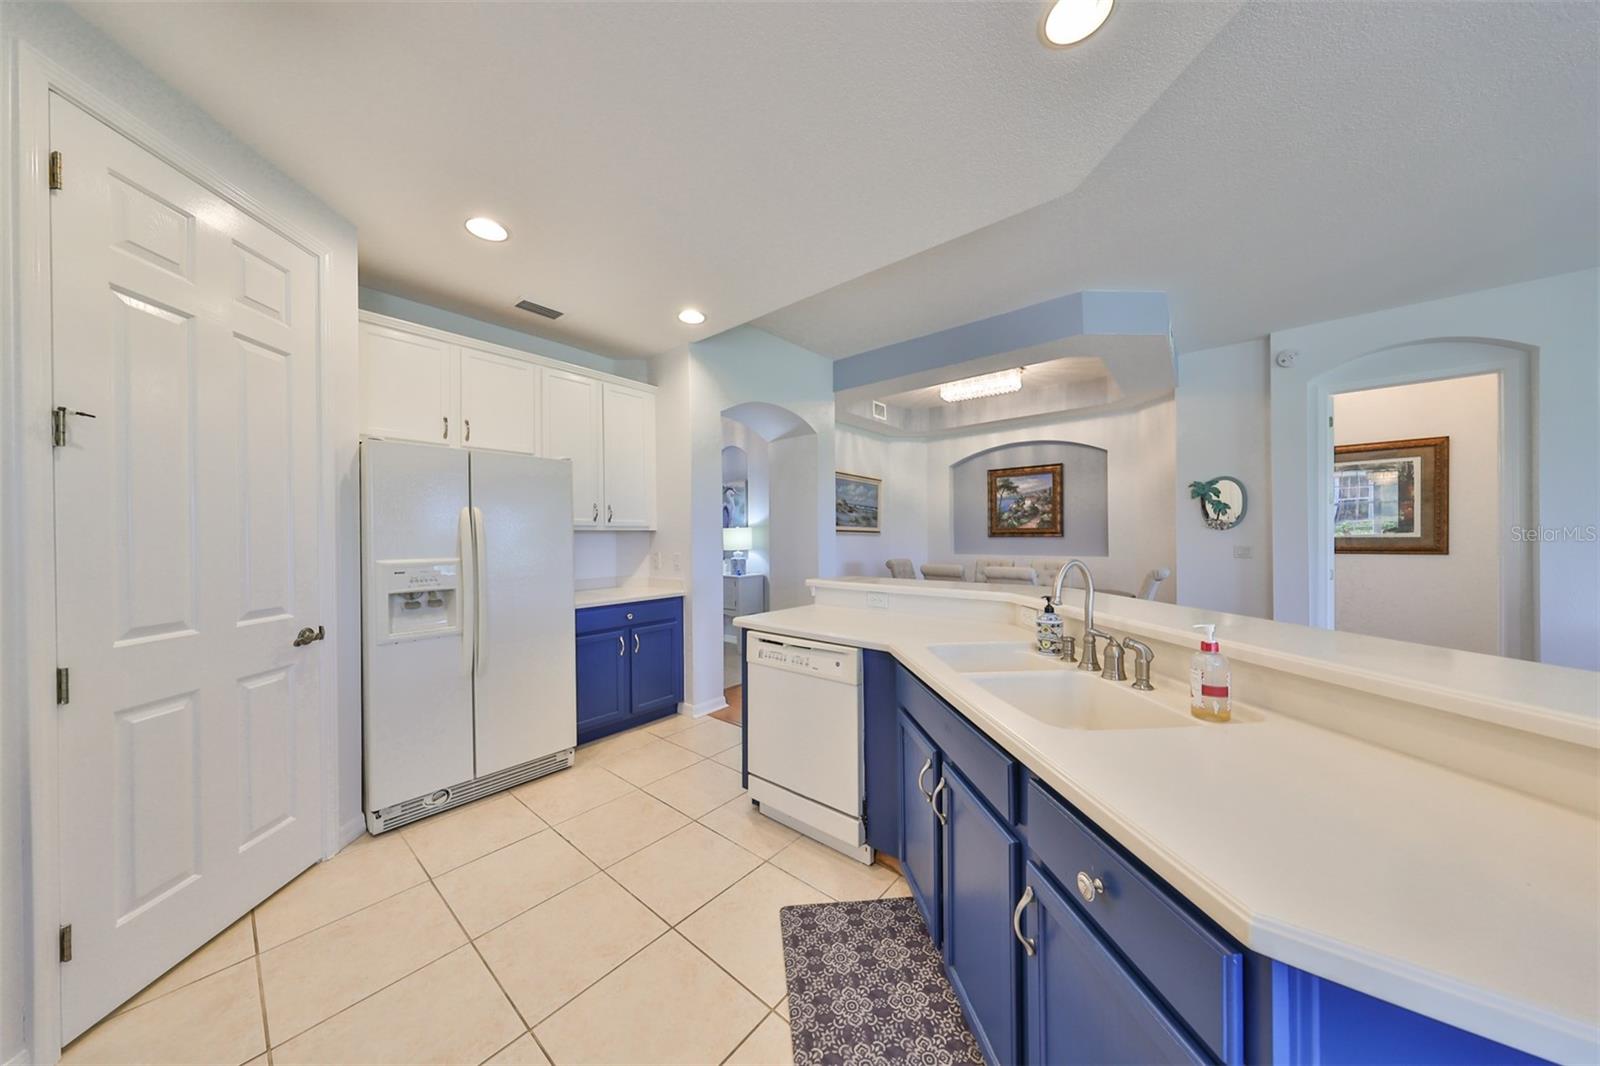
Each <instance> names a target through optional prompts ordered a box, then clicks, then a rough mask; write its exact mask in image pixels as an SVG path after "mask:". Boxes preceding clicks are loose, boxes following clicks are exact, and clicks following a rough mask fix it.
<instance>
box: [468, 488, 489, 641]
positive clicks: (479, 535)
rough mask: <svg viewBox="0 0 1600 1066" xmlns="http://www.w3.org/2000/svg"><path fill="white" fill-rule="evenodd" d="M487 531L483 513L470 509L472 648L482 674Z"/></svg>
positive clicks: (486, 609) (486, 638)
mask: <svg viewBox="0 0 1600 1066" xmlns="http://www.w3.org/2000/svg"><path fill="white" fill-rule="evenodd" d="M487 533H488V531H487V530H486V529H484V526H483V512H482V511H481V510H479V509H478V508H476V507H474V508H473V509H472V542H473V544H475V545H476V546H477V560H476V562H475V563H474V564H473V567H472V569H473V575H472V584H473V589H472V599H473V602H474V603H475V604H476V605H477V612H478V620H477V625H476V626H475V627H474V632H473V640H472V643H473V646H474V648H475V649H476V656H477V657H476V662H477V670H478V672H479V673H482V672H483V668H484V664H485V663H487V662H488V661H489V597H488V596H487V595H485V594H484V588H483V581H484V576H485V575H486V574H487V573H488V571H489V548H488V545H487V544H485V543H484V542H485V541H486V540H487V539H488V538H487Z"/></svg>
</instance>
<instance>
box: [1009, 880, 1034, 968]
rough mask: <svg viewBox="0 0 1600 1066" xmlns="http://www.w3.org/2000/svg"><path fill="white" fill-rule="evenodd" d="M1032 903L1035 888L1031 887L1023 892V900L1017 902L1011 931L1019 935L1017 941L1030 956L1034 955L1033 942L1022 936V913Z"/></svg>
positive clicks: (1012, 917)
mask: <svg viewBox="0 0 1600 1066" xmlns="http://www.w3.org/2000/svg"><path fill="white" fill-rule="evenodd" d="M1032 902H1033V886H1032V885H1029V886H1027V887H1026V888H1024V889H1023V890H1022V898H1021V899H1019V900H1017V905H1016V908H1015V909H1013V910H1012V912H1011V931H1012V932H1013V933H1015V934H1017V940H1018V942H1019V943H1021V944H1022V950H1023V951H1025V952H1027V953H1028V954H1029V955H1032V954H1033V941H1031V940H1029V939H1028V938H1027V937H1025V936H1023V935H1022V912H1023V911H1024V910H1025V909H1027V906H1028V904H1030V903H1032Z"/></svg>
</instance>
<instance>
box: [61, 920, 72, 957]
mask: <svg viewBox="0 0 1600 1066" xmlns="http://www.w3.org/2000/svg"><path fill="white" fill-rule="evenodd" d="M61 961H62V962H71V961H72V926H71V925H63V926H62V927H61Z"/></svg>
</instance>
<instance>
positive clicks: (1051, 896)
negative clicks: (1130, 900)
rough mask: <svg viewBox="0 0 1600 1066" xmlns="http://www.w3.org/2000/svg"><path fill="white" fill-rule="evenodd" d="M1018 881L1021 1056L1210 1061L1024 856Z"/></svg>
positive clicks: (1058, 1064)
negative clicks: (1021, 897)
mask: <svg viewBox="0 0 1600 1066" xmlns="http://www.w3.org/2000/svg"><path fill="white" fill-rule="evenodd" d="M1025 887H1026V888H1027V889H1029V890H1031V895H1030V900H1029V903H1028V905H1027V906H1026V907H1024V908H1023V910H1022V915H1021V925H1022V932H1023V935H1024V936H1026V937H1027V938H1028V941H1029V942H1030V945H1031V947H1032V949H1033V953H1032V954H1031V955H1030V954H1026V953H1024V958H1023V967H1022V970H1023V989H1024V993H1025V1005H1024V1009H1023V1010H1024V1015H1025V1017H1026V1027H1027V1039H1026V1053H1027V1061H1028V1062H1029V1063H1041V1064H1043V1063H1048V1064H1050V1066H1074V1064H1077V1063H1084V1064H1090V1063H1104V1064H1118V1063H1128V1064H1130V1066H1135V1064H1136V1066H1144V1064H1147V1063H1177V1062H1209V1061H1211V1060H1210V1058H1209V1056H1207V1055H1206V1053H1205V1052H1204V1051H1203V1050H1202V1049H1201V1048H1200V1046H1199V1045H1198V1044H1196V1043H1195V1042H1194V1040H1193V1039H1191V1038H1190V1037H1189V1035H1188V1034H1187V1033H1186V1032H1185V1031H1184V1030H1183V1028H1182V1026H1180V1025H1179V1024H1178V1023H1177V1022H1175V1021H1174V1020H1173V1019H1172V1018H1171V1017H1170V1016H1169V1015H1168V1014H1167V1012H1166V1010H1165V1008H1164V1007H1163V1006H1162V1004H1161V1003H1160V1002H1159V1001H1158V1000H1157V999H1155V998H1154V997H1153V996H1152V995H1151V994H1150V992H1149V991H1148V990H1147V989H1146V988H1145V987H1144V985H1143V984H1142V983H1141V982H1140V981H1139V979H1138V978H1137V977H1135V976H1134V975H1133V974H1132V973H1130V972H1129V971H1128V969H1127V968H1126V967H1125V966H1124V965H1123V963H1122V961H1121V960H1120V959H1119V958H1118V956H1117V955H1116V954H1115V953H1114V952H1113V951H1112V950H1111V949H1110V948H1109V947H1108V946H1107V945H1106V944H1105V942H1104V941H1103V940H1102V939H1101V937H1100V935H1099V934H1098V933H1097V932H1095V931H1094V930H1093V929H1092V928H1090V926H1089V924H1088V923H1087V922H1085V921H1084V919H1083V917H1082V916H1081V914H1080V913H1079V911H1078V908H1077V905H1076V904H1074V903H1071V902H1069V901H1068V900H1067V898H1066V895H1065V893H1063V892H1061V891H1059V890H1058V889H1057V888H1056V886H1055V884H1054V883H1053V882H1052V881H1051V879H1050V878H1049V877H1047V876H1046V875H1045V874H1044V873H1043V872H1041V871H1040V870H1039V868H1038V867H1037V866H1035V865H1034V864H1033V863H1031V862H1030V863H1028V866H1027V871H1026V874H1025Z"/></svg>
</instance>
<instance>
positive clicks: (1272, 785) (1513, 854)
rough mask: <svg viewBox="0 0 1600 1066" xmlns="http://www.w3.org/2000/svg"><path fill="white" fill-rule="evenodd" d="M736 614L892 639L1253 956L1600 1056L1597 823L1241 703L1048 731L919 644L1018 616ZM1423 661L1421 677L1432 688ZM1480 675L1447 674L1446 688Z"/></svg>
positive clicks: (1109, 614) (770, 625)
mask: <svg viewBox="0 0 1600 1066" xmlns="http://www.w3.org/2000/svg"><path fill="white" fill-rule="evenodd" d="M818 584H824V583H820V582H819V583H818ZM905 584H908V585H911V584H916V583H915V582H907V583H905ZM1128 605H1132V606H1131V607H1129V606H1128ZM1146 607H1164V608H1166V609H1167V610H1168V611H1169V612H1170V611H1173V610H1180V609H1178V608H1172V607H1171V605H1162V604H1146V603H1144V602H1143V601H1137V600H1127V601H1125V602H1124V601H1121V600H1118V601H1116V602H1114V603H1113V602H1112V601H1110V600H1109V598H1108V599H1105V600H1101V601H1100V602H1099V603H1097V610H1096V616H1097V621H1100V620H1101V619H1105V620H1106V621H1111V620H1113V619H1115V618H1118V617H1123V616H1127V615H1129V614H1133V613H1138V612H1140V609H1141V608H1146ZM1197 613H1198V612H1197ZM1214 617H1216V616H1214V615H1208V616H1207V620H1210V619H1211V618H1214ZM1174 621H1177V620H1176V619H1171V618H1163V619H1162V622H1164V623H1165V624H1168V625H1171V624H1172V623H1173V622H1174ZM1229 622H1230V626H1229V628H1228V629H1223V630H1222V631H1221V633H1222V636H1221V639H1222V640H1223V641H1224V644H1223V648H1224V651H1225V652H1228V653H1230V654H1236V653H1237V652H1236V649H1237V648H1238V647H1239V645H1240V644H1241V643H1243V641H1241V639H1240V638H1241V637H1245V636H1250V637H1254V638H1255V644H1256V647H1255V648H1254V649H1253V650H1252V651H1251V652H1250V654H1256V655H1261V656H1271V655H1276V656H1280V657H1284V658H1285V659H1286V660H1292V659H1293V658H1294V657H1295V656H1296V655H1300V656H1302V657H1306V656H1307V653H1310V654H1309V658H1310V659H1311V660H1312V662H1311V664H1310V668H1309V669H1308V670H1307V673H1308V674H1312V675H1313V676H1314V675H1315V673H1316V671H1327V670H1332V669H1333V667H1334V666H1335V665H1336V664H1334V663H1332V662H1330V661H1329V659H1328V658H1327V657H1326V656H1327V653H1328V648H1327V647H1326V646H1319V647H1316V648H1295V647H1293V646H1290V647H1283V646H1282V644H1283V640H1282V638H1281V635H1280V634H1278V633H1275V632H1272V631H1269V630H1267V629H1263V628H1261V627H1259V626H1258V627H1255V629H1254V630H1252V629H1251V628H1250V627H1247V626H1239V625H1236V624H1232V623H1233V618H1232V616H1229ZM735 624H736V625H738V626H741V627H745V628H749V629H756V630H761V631H765V632H773V633H779V634H785V635H790V636H799V637H809V638H812V639H817V640H827V641H833V642H836V643H840V644H848V645H853V646H856V647H864V648H875V649H879V650H883V651H887V652H890V653H891V654H893V655H894V656H895V657H896V658H897V659H898V660H899V661H900V662H901V663H902V664H904V665H905V666H906V667H907V668H908V669H910V670H911V671H912V672H913V673H915V674H916V675H917V676H918V677H919V678H921V679H922V680H923V681H924V682H926V683H927V684H928V685H929V687H931V688H933V689H934V690H935V691H936V692H938V693H939V694H940V695H941V696H943V697H944V698H945V699H946V700H948V701H949V702H950V703H951V704H952V705H953V706H954V707H956V709H958V710H959V711H960V712H961V713H962V714H964V715H966V716H967V718H969V719H970V720H971V721H972V722H973V723H974V724H976V725H977V726H978V727H979V728H980V729H982V730H983V731H984V732H985V733H987V734H988V735H989V736H990V737H991V738H992V739H994V740H995V742H996V743H998V744H1000V745H1001V746H1002V747H1004V748H1005V749H1006V750H1007V751H1009V752H1010V753H1011V754H1012V755H1013V756H1014V757H1016V758H1017V759H1018V760H1019V761H1020V762H1022V763H1023V764H1024V765H1026V766H1027V767H1028V768H1029V769H1030V770H1032V771H1033V772H1034V773H1035V774H1036V775H1037V776H1038V777H1039V778H1041V779H1042V780H1044V781H1045V782H1047V783H1048V784H1049V785H1050V786H1051V787H1052V788H1054V789H1055V790H1056V791H1057V792H1059V793H1060V794H1061V795H1062V796H1063V797H1065V798H1066V799H1067V800H1068V801H1070V802H1071V803H1073V804H1074V805H1076V806H1077V807H1078V808H1079V809H1081V810H1082V811H1083V812H1084V813H1085V814H1087V815H1088V816H1089V817H1090V818H1091V819H1093V820H1094V821H1095V822H1096V823H1097V824H1098V825H1100V826H1101V827H1102V828H1103V829H1104V830H1105V831H1106V832H1108V833H1110V834H1111V835H1112V836H1113V837H1115V838H1116V839H1117V840H1118V841H1119V842H1120V843H1121V844H1122V845H1123V846H1124V847H1126V848H1127V849H1128V850H1129V851H1130V852H1132V853H1133V854H1134V855H1136V856H1138V857H1139V859H1141V860H1142V861H1143V862H1145V863H1146V864H1147V865H1148V866H1150V867H1151V868H1152V869H1153V870H1155V871H1156V872H1157V873H1158V874H1160V875H1161V876H1162V877H1163V878H1165V879H1166V880H1167V881H1168V882H1169V883H1171V884H1172V885H1173V886H1174V887H1175V888H1176V889H1177V890H1178V891H1179V892H1181V893H1182V894H1183V895H1184V896H1186V897H1187V898H1188V899H1189V900H1191V901H1192V902H1193V903H1194V904H1195V905H1196V906H1198V907H1199V908H1200V909H1201V910H1202V911H1204V912H1205V913H1206V914H1208V915H1209V916H1210V917H1211V918H1212V919H1213V920H1214V921H1216V922H1217V924H1219V925H1220V926H1222V927H1223V928H1224V929H1226V930H1227V931H1228V932H1229V933H1231V934H1232V935H1233V936H1234V937H1236V938H1237V939H1238V940H1239V941H1240V942H1241V943H1243V944H1245V945H1247V946H1248V947H1249V948H1251V949H1252V950H1254V951H1257V952H1260V953H1261V954H1263V955H1266V956H1268V957H1270V958H1274V959H1278V960H1280V961H1282V962H1284V963H1287V964H1289V965H1291V966H1295V967H1298V968H1300V969H1303V970H1306V971H1308V972H1310V973H1313V974H1316V975H1318V976H1320V977H1325V978H1327V979H1329V980H1332V981H1336V982H1338V983H1340V984H1344V985H1348V986H1349V987H1352V988H1355V989H1358V990H1360V991H1363V992H1366V993H1368V994H1370V995H1373V996H1376V997H1377V998H1379V999H1382V1000H1386V1001H1388V1002H1391V1003H1396V1004H1399V1005H1400V1006H1403V1007H1406V1008H1409V1009H1411V1010H1414V1011H1417V1012H1419V1013H1421V1014H1424V1015H1427V1016H1429V1017H1432V1018H1436V1019H1439V1020H1441V1021H1444V1022H1447V1023H1449V1024H1451V1025H1455V1026H1459V1027H1460V1028H1463V1029H1466V1030H1469V1031H1471V1032H1474V1033H1478V1034H1480V1035H1482V1036H1485V1037H1488V1038H1489V1039H1492V1040H1497V1041H1500V1042H1502V1043H1505V1044H1509V1045H1512V1046H1513V1047H1518V1048H1521V1049H1524V1050H1526V1051H1529V1052H1531V1053H1533V1054H1536V1055H1542V1056H1544V1057H1547V1058H1552V1059H1557V1060H1567V1061H1585V1062H1588V1061H1595V1060H1596V1058H1597V1055H1600V1046H1597V1032H1600V1028H1597V1027H1600V822H1597V821H1596V820H1595V819H1594V818H1591V817H1589V816H1587V815H1584V814H1581V813H1579V812H1577V811H1573V810H1569V809H1566V808H1563V807H1560V806H1557V805H1555V804H1552V803H1548V802H1545V801H1543V800H1539V799H1535V798H1533V797H1531V796H1528V795H1525V794H1523V793H1520V792H1516V791H1513V790H1511V789H1508V788H1505V787H1502V786H1499V785H1494V784H1490V783H1486V782H1484V781H1481V780H1477V779H1475V778H1472V777H1469V776H1467V775H1465V774H1462V773H1457V772H1454V771H1451V770H1447V769H1444V768H1442V767H1439V766H1435V765H1433V764H1431V763H1427V762H1424V761H1422V760H1420V759H1416V758H1411V757H1409V756H1405V755H1401V754H1398V753H1396V752H1394V751H1390V750H1388V749H1385V748H1382V747H1379V746H1377V745H1375V744H1370V743H1367V742H1364V741H1361V740H1358V739H1355V738H1353V737H1350V736H1346V735H1344V734H1341V733H1335V732H1330V731H1327V730H1323V729H1319V728H1317V727H1315V726H1312V725H1309V724H1306V723H1305V722H1302V721H1299V720H1296V719H1294V718H1290V717H1288V716H1285V715H1279V714H1274V713H1272V712H1271V711H1270V710H1266V709H1261V708H1252V707H1250V705H1249V704H1248V703H1244V704H1239V703H1236V704H1235V707H1236V709H1237V710H1239V711H1240V712H1241V713H1240V714H1239V715H1238V716H1236V721H1235V722H1233V723H1230V724H1227V725H1207V724H1201V725H1200V726H1199V727H1197V728H1174V729H1138V730H1101V731H1085V730H1074V729H1063V728H1059V727H1055V726H1050V725H1047V724H1045V723H1043V722H1041V721H1039V720H1037V719H1034V718H1032V717H1029V716H1028V715H1025V714H1023V713H1021V712H1020V711H1017V710H1015V709H1014V708H1011V707H1010V706H1008V705H1007V704H1005V703H1003V702H1001V701H1000V700H999V699H998V698H997V697H995V696H993V695H992V694H990V693H989V692H987V691H986V690H984V689H982V688H980V687H979V686H978V685H977V684H975V683H974V682H973V681H972V680H971V679H969V678H968V677H967V676H965V675H963V674H961V673H958V672H957V671H956V670H954V669H953V668H951V667H949V666H948V665H946V664H945V663H944V661H943V660H941V659H939V658H938V657H937V656H935V655H934V654H932V653H931V652H930V651H929V647H930V646H932V645H936V644H941V643H956V642H963V643H964V642H972V641H988V640H995V641H999V640H1011V641H1015V640H1024V641H1026V640H1030V639H1031V636H1032V634H1031V631H1029V630H1026V629H1023V628H1021V627H1019V626H1015V625H1008V624H1001V623H998V622H981V621H973V620H971V619H963V618H953V617H938V616H929V615H926V614H920V613H915V612H905V611H885V610H876V609H855V608H846V607H824V606H810V607H798V608H792V609H789V610H783V611H774V612H770V613H766V614H759V615H749V616H745V617H742V618H739V619H737V620H736V621H735ZM1149 624H1150V620H1149V619H1145V625H1149ZM1262 625H1263V626H1272V627H1273V629H1274V630H1276V629H1301V628H1303V627H1279V626H1274V625H1273V624H1272V623H1262ZM1069 628H1070V626H1069ZM1230 630H1231V632H1230ZM1182 636H1183V639H1184V640H1185V641H1187V639H1188V638H1189V636H1191V634H1189V633H1187V632H1184V633H1183V634H1182ZM1323 636H1325V637H1328V638H1332V639H1331V641H1323V642H1322V644H1323V645H1329V644H1332V645H1339V646H1341V647H1350V648H1351V650H1352V652H1364V651H1367V650H1369V649H1365V648H1361V647H1356V646H1353V645H1352V643H1351V642H1352V641H1353V642H1354V643H1355V645H1359V644H1360V643H1361V638H1352V637H1350V636H1349V635H1348V634H1323ZM1230 637H1231V638H1232V639H1233V641H1234V646H1233V647H1230V646H1229V643H1228V641H1229V639H1230ZM1294 639H1297V638H1296V637H1295V636H1294V635H1291V636H1290V643H1291V644H1292V643H1293V640H1294ZM1269 642H1270V643H1276V644H1278V645H1280V646H1278V647H1268V646H1267V644H1268V643H1269ZM1382 643H1385V644H1388V643H1393V642H1382ZM1433 650H1437V649H1433ZM1440 655H1441V656H1442V657H1446V658H1447V657H1448V655H1449V653H1446V652H1440ZM1475 658H1482V657H1475ZM1279 665H1280V666H1282V663H1280V664H1279ZM1528 665H1529V664H1515V665H1512V664H1508V671H1507V672H1508V673H1509V674H1514V673H1515V672H1516V667H1517V666H1521V667H1527V666H1528ZM1282 668H1285V669H1292V668H1293V667H1292V666H1282ZM1356 671H1357V672H1358V673H1359V668H1356ZM1427 673H1428V672H1427V671H1423V676H1421V677H1418V678H1417V683H1418V684H1419V685H1423V686H1425V687H1427V686H1432V691H1433V695H1434V696H1435V697H1436V698H1441V699H1442V698H1445V696H1446V695H1447V693H1446V692H1445V691H1444V690H1443V689H1442V688H1441V687H1440V686H1437V685H1434V684H1433V682H1434V681H1435V680H1436V679H1434V678H1432V677H1429V676H1427ZM1480 673H1482V671H1480ZM1571 673H1572V674H1575V675H1580V676H1583V675H1582V673H1581V672H1580V671H1571ZM1587 676H1589V677H1592V676H1593V675H1587ZM1488 680H1493V679H1486V678H1483V677H1479V676H1476V675H1474V676H1472V677H1467V678H1462V677H1459V676H1458V677H1455V678H1453V680H1452V684H1451V685H1450V688H1458V687H1459V686H1460V685H1462V684H1476V683H1480V682H1483V681H1488ZM1501 680H1504V679H1503V678H1502V679H1501ZM1105 683H1106V684H1110V683H1111V682H1105ZM1340 683H1342V684H1347V685H1348V684H1350V680H1349V677H1348V676H1343V677H1341V678H1340ZM1157 686H1158V692H1157V695H1158V696H1160V697H1161V698H1162V699H1163V700H1169V701H1171V706H1173V707H1174V708H1175V713H1184V708H1186V707H1187V695H1188V694H1187V692H1186V691H1184V692H1179V691H1176V688H1177V687H1178V686H1177V684H1176V683H1174V682H1172V681H1170V680H1167V679H1164V678H1158V679H1157ZM1492 687H1493V686H1491V688H1492ZM1578 687H1579V686H1575V687H1574V690H1573V693H1576V692H1577V691H1578ZM1557 689H1558V690H1559V689H1560V686H1559V685H1558V686H1557ZM1492 695H1495V696H1496V697H1497V698H1504V697H1506V696H1508V695H1509V693H1506V692H1503V691H1497V692H1494V693H1492ZM1541 695H1542V693H1541ZM1568 695H1570V694H1567V695H1564V694H1563V693H1562V692H1561V691H1557V692H1556V693H1555V695H1554V697H1553V698H1554V700H1555V701H1557V702H1558V703H1559V701H1560V700H1562V699H1565V698H1568ZM1515 702H1516V703H1521V704H1523V705H1522V706H1518V707H1513V708H1511V710H1512V711H1513V712H1514V713H1515V714H1516V715H1517V716H1520V717H1525V718H1528V720H1529V721H1531V722H1532V723H1534V724H1536V725H1537V724H1543V725H1544V726H1546V727H1547V728H1548V727H1550V726H1551V725H1552V720H1551V715H1552V714H1553V715H1554V719H1553V722H1554V725H1555V727H1556V728H1557V729H1558V730H1561V731H1566V730H1568V729H1571V728H1573V727H1574V723H1572V722H1570V721H1566V719H1567V715H1566V713H1565V712H1564V710H1563V709H1562V708H1560V707H1559V706H1558V707H1557V709H1556V710H1555V711H1553V712H1552V711H1551V710H1550V709H1549V708H1548V707H1533V706H1527V705H1526V704H1525V703H1524V701H1515ZM1252 712H1253V713H1252ZM758 713H759V712H758ZM1237 718H1246V719H1250V720H1247V721H1239V720H1237Z"/></svg>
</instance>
